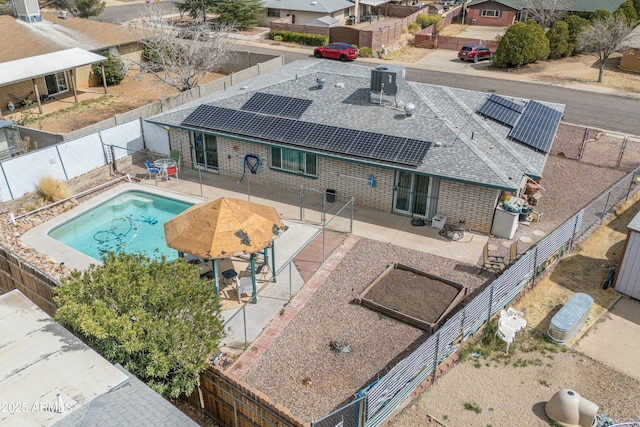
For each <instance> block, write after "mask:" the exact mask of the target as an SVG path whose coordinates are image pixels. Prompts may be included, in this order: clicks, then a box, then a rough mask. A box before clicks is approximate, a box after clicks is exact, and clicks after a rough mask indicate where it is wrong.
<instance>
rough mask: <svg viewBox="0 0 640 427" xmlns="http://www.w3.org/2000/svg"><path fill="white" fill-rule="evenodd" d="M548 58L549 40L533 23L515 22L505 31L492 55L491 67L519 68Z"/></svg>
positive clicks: (537, 25)
mask: <svg viewBox="0 0 640 427" xmlns="http://www.w3.org/2000/svg"><path fill="white" fill-rule="evenodd" d="M548 56H549V40H548V39H547V36H546V35H545V34H544V30H543V29H542V27H541V26H540V24H538V23H537V22H535V21H528V22H527V23H524V22H516V23H515V24H513V25H512V26H510V27H509V28H508V29H507V32H506V33H505V34H504V36H502V38H501V39H500V44H499V45H498V49H496V53H495V54H494V55H493V65H494V66H495V67H498V68H508V67H520V66H522V65H525V64H530V63H532V62H536V61H539V60H541V59H546V58H547V57H548Z"/></svg>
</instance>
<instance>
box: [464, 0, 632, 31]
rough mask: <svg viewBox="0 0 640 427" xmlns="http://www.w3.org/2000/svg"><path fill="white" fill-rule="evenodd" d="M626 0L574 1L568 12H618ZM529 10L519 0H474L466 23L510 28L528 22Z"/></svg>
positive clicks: (570, 4)
mask: <svg viewBox="0 0 640 427" xmlns="http://www.w3.org/2000/svg"><path fill="white" fill-rule="evenodd" d="M624 2H625V0H573V1H570V2H569V5H568V7H567V9H566V12H569V13H571V12H595V11H596V10H598V9H604V10H608V11H609V12H614V11H616V10H617V9H618V8H619V7H620V5H621V4H622V3H624ZM526 20H527V10H526V8H525V6H524V5H523V4H522V2H521V1H519V0H472V1H471V2H470V3H468V4H467V13H466V19H465V23H466V24H470V25H473V24H475V25H486V26H494V27H508V26H509V25H512V24H513V23H514V22H518V21H526Z"/></svg>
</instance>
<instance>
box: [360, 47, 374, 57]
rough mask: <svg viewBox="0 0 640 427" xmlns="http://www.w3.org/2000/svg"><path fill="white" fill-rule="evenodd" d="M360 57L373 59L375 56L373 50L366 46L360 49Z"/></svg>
mask: <svg viewBox="0 0 640 427" xmlns="http://www.w3.org/2000/svg"><path fill="white" fill-rule="evenodd" d="M358 55H359V56H361V57H362V58H371V57H372V56H373V50H372V49H371V48H370V47H367V46H365V47H363V48H360V50H359V51H358Z"/></svg>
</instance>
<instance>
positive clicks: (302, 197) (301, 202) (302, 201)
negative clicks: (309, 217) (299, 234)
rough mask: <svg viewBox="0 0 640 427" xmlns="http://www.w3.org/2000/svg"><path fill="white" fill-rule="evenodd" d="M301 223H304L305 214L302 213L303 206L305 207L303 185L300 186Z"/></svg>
mask: <svg viewBox="0 0 640 427" xmlns="http://www.w3.org/2000/svg"><path fill="white" fill-rule="evenodd" d="M299 191H300V221H304V214H303V213H302V209H303V205H304V189H303V188H302V185H301V186H300V190H299Z"/></svg>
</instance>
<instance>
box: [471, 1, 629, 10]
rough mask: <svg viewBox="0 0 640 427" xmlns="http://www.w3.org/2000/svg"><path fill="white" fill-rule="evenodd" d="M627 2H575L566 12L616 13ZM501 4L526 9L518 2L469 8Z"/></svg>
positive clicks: (474, 2) (481, 2)
mask: <svg viewBox="0 0 640 427" xmlns="http://www.w3.org/2000/svg"><path fill="white" fill-rule="evenodd" d="M625 1H626V0H573V1H570V2H569V3H568V4H567V7H566V10H568V11H571V12H595V11H596V10H598V9H605V10H608V11H609V12H614V11H615V10H616V9H618V8H619V7H620V5H621V4H622V3H624V2H625ZM492 2H495V3H500V4H503V5H505V6H507V7H510V8H512V9H515V10H522V9H525V6H524V5H523V4H522V2H520V1H518V0H472V1H471V2H470V3H468V4H467V6H474V5H477V4H483V3H492Z"/></svg>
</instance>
